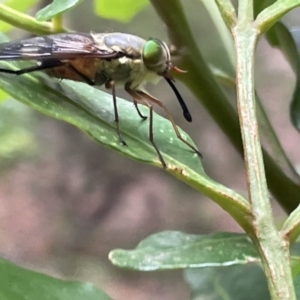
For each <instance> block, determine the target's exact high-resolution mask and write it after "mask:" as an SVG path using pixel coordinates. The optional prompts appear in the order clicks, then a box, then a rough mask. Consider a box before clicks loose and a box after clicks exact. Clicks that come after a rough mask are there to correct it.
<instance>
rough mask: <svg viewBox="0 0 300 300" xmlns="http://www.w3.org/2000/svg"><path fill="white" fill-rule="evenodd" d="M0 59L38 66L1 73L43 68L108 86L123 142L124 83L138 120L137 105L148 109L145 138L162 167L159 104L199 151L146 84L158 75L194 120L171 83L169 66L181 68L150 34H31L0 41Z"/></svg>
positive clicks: (166, 47) (173, 123) (63, 77)
mask: <svg viewBox="0 0 300 300" xmlns="http://www.w3.org/2000/svg"><path fill="white" fill-rule="evenodd" d="M0 60H36V61H37V65H35V66H33V67H29V68H24V69H20V70H9V69H1V68H0V72H3V73H9V74H15V75H22V74H25V73H30V72H34V71H42V70H43V71H47V73H48V74H49V75H50V76H53V77H57V78H60V79H71V80H75V81H81V82H85V83H87V84H89V85H91V86H101V85H104V86H105V87H106V88H107V89H111V92H112V98H113V105H114V116H115V122H116V128H117V134H118V137H119V140H120V143H121V144H123V145H126V142H125V140H124V139H123V137H122V135H121V131H120V126H119V115H118V108H117V100H116V85H120V84H121V85H122V86H123V87H124V88H125V90H126V91H127V93H128V94H129V95H130V96H131V97H132V99H133V103H134V106H135V108H136V110H137V112H138V114H139V116H140V117H141V118H142V119H146V118H147V117H146V116H144V115H143V114H142V113H141V112H140V110H139V107H138V104H142V105H145V106H147V107H148V108H149V140H150V142H151V144H152V145H153V147H154V149H155V151H156V153H157V155H158V157H159V160H160V162H161V164H162V165H163V167H164V168H166V167H167V165H166V163H165V160H164V158H163V157H162V154H161V153H160V151H159V149H158V147H157V146H156V144H155V141H154V134H153V108H152V104H157V105H158V106H160V107H161V108H162V109H163V110H164V111H165V113H166V115H167V117H168V119H169V120H170V122H171V124H172V126H173V128H174V131H175V133H176V135H177V137H178V139H180V140H181V141H182V142H183V143H185V144H186V145H187V146H188V147H190V148H191V149H192V150H193V152H195V153H197V154H198V155H199V156H200V157H202V156H201V153H200V152H199V151H198V150H197V149H196V148H195V147H194V146H193V145H192V144H190V143H189V142H188V141H186V140H185V139H184V138H183V137H182V136H181V134H180V131H179V129H178V127H177V125H176V123H175V121H174V119H173V117H172V115H171V114H170V112H169V111H168V109H167V108H166V107H165V106H164V104H163V103H162V102H161V101H160V100H158V99H156V98H155V97H153V96H151V95H149V94H148V93H147V92H146V91H145V90H144V86H145V84H146V83H147V82H154V83H155V82H157V81H158V80H159V79H160V78H161V77H163V78H165V80H166V81H167V83H168V84H169V85H170V87H171V88H172V90H173V92H174V93H175V95H176V97H177V100H178V102H179V104H180V106H181V108H182V111H183V115H184V118H185V119H186V120H187V121H188V122H191V121H192V117H191V114H190V112H189V110H188V108H187V106H186V104H185V102H184V100H183V99H182V97H181V95H180V93H179V92H178V90H177V89H176V87H175V85H174V80H173V77H172V75H171V73H170V71H171V70H174V71H177V72H183V71H181V70H180V69H179V68H177V67H175V66H173V65H172V63H171V55H170V50H169V48H168V46H167V45H166V44H165V43H164V42H162V41H160V40H158V39H154V38H151V39H149V40H144V39H142V38H140V37H138V36H134V35H131V34H124V33H91V34H87V33H62V34H54V35H48V36H43V37H35V38H30V39H25V40H20V41H15V42H8V43H2V44H0Z"/></svg>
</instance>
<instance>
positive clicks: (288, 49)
mask: <svg viewBox="0 0 300 300" xmlns="http://www.w3.org/2000/svg"><path fill="white" fill-rule="evenodd" d="M266 36H267V39H268V42H269V43H270V44H271V46H272V47H276V48H279V49H280V50H281V51H282V52H283V54H284V55H285V57H286V59H287V60H288V62H289V63H290V65H291V67H292V68H293V69H294V70H297V65H298V60H299V54H298V52H297V47H296V44H295V41H294V37H293V34H292V33H291V31H290V30H289V29H288V28H287V27H286V26H285V25H284V24H283V23H281V22H278V23H276V24H275V25H274V26H273V27H272V28H270V30H268V31H267V33H266Z"/></svg>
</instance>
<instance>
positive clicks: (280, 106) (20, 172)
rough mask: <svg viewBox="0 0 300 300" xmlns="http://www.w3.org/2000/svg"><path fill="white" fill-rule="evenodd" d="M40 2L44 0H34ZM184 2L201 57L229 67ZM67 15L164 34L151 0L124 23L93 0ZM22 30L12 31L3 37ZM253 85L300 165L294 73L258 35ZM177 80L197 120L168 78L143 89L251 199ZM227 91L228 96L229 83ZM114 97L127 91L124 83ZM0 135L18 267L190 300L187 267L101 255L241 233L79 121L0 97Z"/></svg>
mask: <svg viewBox="0 0 300 300" xmlns="http://www.w3.org/2000/svg"><path fill="white" fill-rule="evenodd" d="M44 4H46V2H45V3H42V1H41V4H40V6H41V7H43V6H44ZM182 4H183V6H184V9H185V13H186V15H187V18H188V20H189V23H190V26H191V27H192V29H193V33H194V35H195V38H196V39H197V41H198V45H199V48H200V49H201V51H202V53H203V55H204V57H205V58H206V60H207V61H208V62H209V63H210V64H212V65H213V66H216V67H218V68H220V69H223V70H230V67H229V66H230V64H229V62H227V61H226V59H224V54H223V51H224V49H223V48H222V44H221V42H220V40H219V36H218V34H217V31H216V30H215V28H214V26H213V23H212V21H211V20H210V18H209V16H208V14H207V12H206V11H205V9H204V7H203V5H202V3H201V1H197V0H185V1H182ZM32 15H34V12H33V13H32ZM298 15H299V9H298V10H294V11H293V12H292V13H290V14H289V15H287V16H286V17H285V19H284V21H285V23H286V24H288V25H290V26H294V25H299V18H298ZM83 16H84V18H83ZM65 20H66V24H65V25H66V26H67V27H68V28H71V29H73V30H76V31H83V32H89V31H94V32H111V31H121V32H126V33H131V34H135V35H138V36H141V37H143V38H148V37H157V38H161V39H163V40H166V41H167V40H168V38H167V32H166V28H165V26H164V24H163V23H162V22H161V20H160V19H159V18H158V17H157V15H156V13H155V11H154V9H153V8H152V7H151V6H150V5H149V6H147V7H146V8H145V9H144V10H143V11H141V12H140V13H139V14H138V15H136V16H135V17H134V18H133V19H132V20H131V21H130V22H128V23H119V22H115V21H111V20H108V19H100V18H99V17H97V16H96V15H94V13H93V1H84V2H83V3H82V4H81V5H80V6H78V7H77V8H75V9H74V10H72V11H71V12H69V13H67V15H66V19H65ZM78 20H80V22H78ZM297 23H298V24H297ZM26 34H27V33H26V32H20V31H14V32H12V34H11V35H10V37H11V38H20V37H21V36H22V37H27V36H26ZM256 83H257V90H258V93H259V95H260V97H261V98H262V99H263V104H264V106H265V108H266V110H267V113H268V116H269V118H270V119H271V122H272V124H273V126H274V127H275V129H276V132H277V134H278V136H279V139H280V141H281V143H282V145H283V148H284V149H285V151H286V152H287V154H288V155H289V157H290V159H291V161H292V162H293V164H294V165H298V166H299V163H300V136H299V133H297V132H296V130H295V129H294V127H293V126H292V125H291V122H290V118H289V104H290V99H291V97H292V93H293V87H294V84H295V78H294V74H293V72H292V70H291V68H290V67H289V65H288V63H287V62H286V60H285V58H284V57H283V55H282V54H281V52H280V51H278V50H276V49H272V48H270V46H269V45H268V43H267V42H266V41H265V40H264V38H263V39H261V41H260V42H259V45H258V49H257V57H256ZM199 84H200V83H199ZM177 86H178V89H179V90H180V92H181V94H182V96H183V98H184V99H185V101H186V102H187V104H188V106H189V108H190V110H191V111H192V112H193V118H194V121H193V123H192V124H188V123H186V122H185V120H184V119H183V118H182V113H181V111H180V110H179V106H178V104H177V102H176V101H175V99H174V95H173V93H172V91H171V90H170V88H169V87H168V86H167V85H166V84H165V82H160V83H159V84H158V85H156V86H149V88H148V91H149V92H150V93H151V94H153V95H154V96H156V97H158V98H159V99H161V100H162V101H163V102H164V103H165V104H166V105H167V107H168V108H169V109H170V111H171V112H172V114H173V115H174V117H175V120H176V122H177V124H178V125H179V126H180V127H181V128H183V129H184V130H185V131H186V132H187V133H188V134H189V135H190V136H191V137H192V139H193V140H194V142H195V143H196V145H198V147H199V149H200V151H201V153H203V156H204V159H203V165H204V168H205V170H206V172H207V174H208V175H209V176H210V177H212V178H213V179H214V180H216V181H218V182H220V183H222V184H224V185H226V186H228V187H230V188H232V189H234V190H236V191H238V192H240V193H242V194H243V195H245V196H247V192H246V180H245V175H244V166H243V162H242V159H241V157H240V156H239V155H238V154H237V152H236V151H235V149H234V148H233V147H232V145H231V144H230V143H229V142H228V140H227V138H226V136H225V135H224V134H223V133H222V131H221V129H220V128H218V126H217V125H216V124H215V123H214V121H213V120H212V119H211V118H210V116H209V115H208V114H207V112H206V111H205V110H204V109H203V108H202V106H201V104H199V102H198V101H197V100H196V98H195V97H194V96H193V95H192V94H191V93H190V92H189V91H188V90H187V88H186V87H185V86H184V85H183V84H181V83H180V82H177ZM226 92H228V93H229V94H230V96H231V97H232V100H233V101H235V94H234V91H230V90H227V91H226ZM118 96H120V97H123V98H126V99H129V97H128V96H127V95H126V93H124V91H122V90H118ZM216 109H218V108H217V107H216ZM156 111H157V112H160V111H159V110H156ZM121 119H122V116H121ZM0 141H1V142H0V166H1V168H0V170H1V171H0V176H1V178H0V239H1V241H2V243H1V245H0V253H1V255H2V256H4V257H6V258H8V259H10V260H12V261H15V262H17V263H19V264H21V265H23V266H25V267H29V268H32V269H35V270H39V271H43V272H46V273H48V274H52V275H55V276H59V277H62V278H68V279H76V280H80V281H88V282H92V283H94V284H95V285H97V286H99V287H100V288H102V289H103V290H104V291H105V292H107V293H108V294H109V295H110V296H111V297H112V298H114V299H118V300H125V299H139V300H148V299H160V300H167V299H172V300H179V299H188V298H189V293H190V291H189V287H188V285H187V284H186V283H185V282H184V280H183V276H182V272H180V271H168V272H159V273H157V272H156V273H151V272H149V273H142V272H133V271H126V270H120V269H118V268H115V267H113V266H112V265H111V264H110V262H109V261H108V258H107V257H108V253H109V251H110V250H112V249H115V248H125V249H131V248H134V247H135V246H136V245H137V244H138V242H139V241H140V240H142V239H143V238H145V237H147V236H148V235H150V234H152V233H155V232H159V231H163V230H180V231H183V232H186V233H197V234H207V233H212V232H215V231H234V232H239V231H241V228H240V227H239V226H238V225H237V224H236V223H235V221H233V220H232V219H231V218H230V217H229V216H228V215H227V213H226V212H224V211H223V210H222V209H220V208H219V207H218V206H217V205H216V204H215V203H214V202H212V201H211V200H209V199H208V198H206V197H204V196H201V195H199V194H198V193H196V192H195V191H194V190H192V189H191V188H190V187H188V186H186V185H184V184H183V183H180V182H178V181H177V180H176V179H175V178H172V177H171V176H170V175H169V174H167V173H166V172H164V171H163V170H161V169H157V168H154V167H152V166H148V165H142V164H140V163H137V162H135V161H131V160H129V159H127V158H125V157H123V156H120V155H119V154H116V153H114V152H112V151H110V150H108V149H106V148H104V147H102V146H101V145H99V144H96V143H95V142H94V141H93V140H91V139H90V138H89V137H88V136H87V135H85V134H84V133H83V132H81V131H79V130H78V129H77V128H75V127H73V126H71V125H69V124H67V123H64V122H62V121H59V120H55V119H52V118H49V117H47V116H45V115H42V114H40V113H38V112H36V111H33V110H32V109H30V108H28V107H25V106H24V105H22V104H20V103H19V102H17V101H15V100H11V99H10V100H6V101H4V102H3V103H1V110H0ZM229 174H230V175H229ZM274 211H275V214H276V217H277V221H278V222H281V221H282V220H283V218H284V216H285V214H284V212H283V211H282V210H281V209H280V207H279V206H278V205H277V204H276V203H275V202H274Z"/></svg>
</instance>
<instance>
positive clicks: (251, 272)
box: [184, 264, 270, 300]
mask: <svg viewBox="0 0 300 300" xmlns="http://www.w3.org/2000/svg"><path fill="white" fill-rule="evenodd" d="M184 274H185V278H186V281H187V282H188V283H189V285H190V287H191V290H192V297H191V299H193V300H196V299H197V300H198V299H209V300H221V299H228V300H229V299H230V300H245V299H247V300H257V299H264V300H268V299H270V294H269V291H268V286H267V281H266V278H265V275H264V273H263V271H262V269H261V267H260V266H259V265H257V264H248V265H238V266H230V267H216V268H202V269H189V270H186V271H185V272H184Z"/></svg>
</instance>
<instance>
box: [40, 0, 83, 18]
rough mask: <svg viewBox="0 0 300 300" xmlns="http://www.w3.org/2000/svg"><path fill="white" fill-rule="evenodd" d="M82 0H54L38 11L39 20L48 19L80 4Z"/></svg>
mask: <svg viewBox="0 0 300 300" xmlns="http://www.w3.org/2000/svg"><path fill="white" fill-rule="evenodd" d="M81 2H82V0H53V2H52V3H51V4H49V5H47V6H46V7H44V8H43V9H41V10H40V11H38V12H37V13H36V15H35V16H36V18H37V20H38V21H47V20H50V19H52V18H53V17H55V16H57V15H59V14H62V13H64V12H66V11H68V10H70V9H71V8H73V7H75V6H77V5H79V4H80V3H81Z"/></svg>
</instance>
